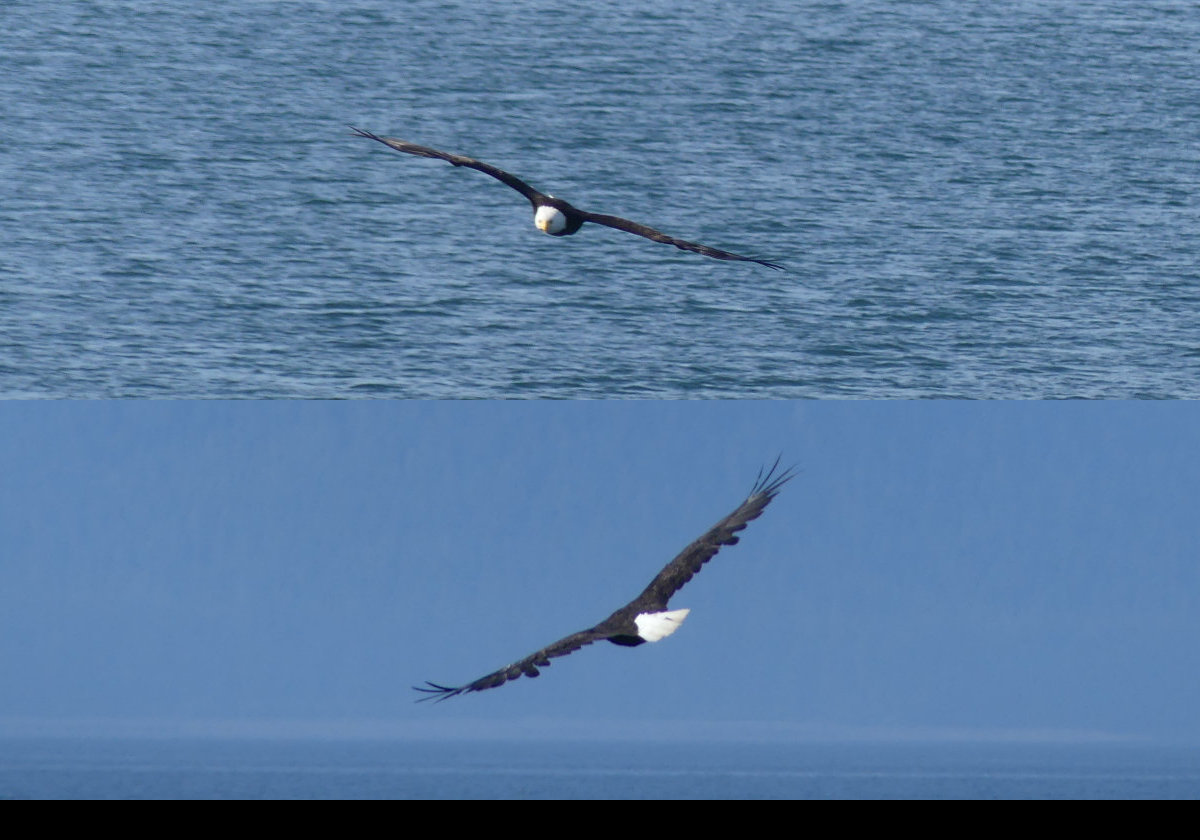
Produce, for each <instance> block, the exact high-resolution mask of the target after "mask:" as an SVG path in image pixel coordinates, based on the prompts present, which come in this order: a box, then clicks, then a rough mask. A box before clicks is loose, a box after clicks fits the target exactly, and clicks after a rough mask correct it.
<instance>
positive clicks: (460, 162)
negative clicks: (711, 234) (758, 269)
mask: <svg viewBox="0 0 1200 840" xmlns="http://www.w3.org/2000/svg"><path fill="white" fill-rule="evenodd" d="M350 128H352V129H354V134H355V136H356V137H366V138H367V139H368V140H378V141H379V142H380V143H382V144H384V145H385V146H391V147H392V148H393V149H395V150H396V151H397V152H404V153H405V154H409V155H418V156H420V157H427V158H437V159H438V160H444V161H446V162H448V163H452V164H454V165H455V166H465V167H467V168H468V169H478V170H479V171H480V172H482V173H484V174H485V175H491V176H492V177H493V178H495V179H496V180H497V181H500V182H502V183H505V184H508V186H510V187H512V188H513V189H514V190H516V191H517V192H519V193H520V194H521V195H523V196H525V197H526V198H527V199H529V203H530V204H532V205H533V206H534V207H535V208H536V207H537V199H538V198H539V197H541V198H544V197H545V196H544V195H543V194H542V193H540V192H538V191H537V190H535V189H534V188H533V187H531V186H529V184H526V183H525V182H524V181H522V180H521V179H520V178H518V177H517V176H516V175H511V174H509V173H508V172H505V171H504V170H503V169H500V168H499V167H496V166H492V165H491V164H490V163H484V162H483V161H481V160H475V158H470V157H467V156H466V155H452V154H450V153H449V152H439V151H438V150H437V149H431V148H429V147H428V146H418V145H417V144H416V143H406V142H405V141H403V140H397V139H396V138H395V137H380V136H379V135H377V134H372V133H371V132H369V131H363V130H362V129H361V128H354V126H350ZM736 259H741V257H737V258H736Z"/></svg>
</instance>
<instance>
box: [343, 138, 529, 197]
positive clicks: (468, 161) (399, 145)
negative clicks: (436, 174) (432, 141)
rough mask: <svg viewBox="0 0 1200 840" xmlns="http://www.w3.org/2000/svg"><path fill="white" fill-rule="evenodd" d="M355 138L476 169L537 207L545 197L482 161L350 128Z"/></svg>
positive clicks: (518, 179) (513, 176) (515, 178)
mask: <svg viewBox="0 0 1200 840" xmlns="http://www.w3.org/2000/svg"><path fill="white" fill-rule="evenodd" d="M350 129H351V130H352V131H353V132H354V136H355V137H366V138H367V139H368V140H376V141H378V142H380V143H382V144H383V145H385V146H390V147H391V148H393V149H395V150H396V151H397V152H404V153H405V154H408V155H417V156H419V157H427V158H436V159H437V160H444V161H446V162H447V163H452V164H454V165H455V166H465V167H467V168H468V169H476V170H478V171H480V172H482V173H484V174H485V175H491V176H492V177H493V178H495V179H496V180H497V181H500V182H501V183H504V184H507V185H508V186H510V187H512V188H513V189H514V190H516V191H517V192H519V193H520V194H521V195H523V196H525V197H526V198H527V199H529V202H530V203H531V204H532V205H533V206H534V207H537V199H538V198H539V197H543V198H544V197H545V196H544V195H543V194H542V193H540V192H538V191H537V190H535V189H534V188H533V187H531V186H529V184H526V183H525V182H524V181H522V180H521V179H520V178H518V177H517V176H516V175H513V174H511V173H508V172H505V171H504V170H503V169H500V168H499V167H497V166H492V165H491V164H490V163H484V162H483V161H481V160H475V158H472V157H467V156H466V155H452V154H450V153H449V152H440V151H438V150H437V149H431V148H429V147H428V146H418V145H417V144H416V143H408V142H406V141H404V140H399V139H397V138H395V137H380V136H379V135H378V134H372V133H371V132H369V131H364V130H363V129H361V128H355V127H354V126H350Z"/></svg>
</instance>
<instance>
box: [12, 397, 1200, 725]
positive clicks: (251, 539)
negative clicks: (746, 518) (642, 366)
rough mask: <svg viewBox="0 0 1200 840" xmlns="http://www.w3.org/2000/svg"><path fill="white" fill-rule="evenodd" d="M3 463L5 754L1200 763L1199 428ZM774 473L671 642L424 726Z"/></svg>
mask: <svg viewBox="0 0 1200 840" xmlns="http://www.w3.org/2000/svg"><path fill="white" fill-rule="evenodd" d="M0 428H2V429H3V432H4V434H3V435H0V534H2V535H3V546H4V547H3V550H2V555H0V731H7V732H12V731H14V730H15V731H21V729H22V727H34V726H35V725H36V726H38V727H50V728H53V726H54V725H55V723H56V722H61V723H63V724H64V725H66V723H67V722H78V721H126V722H137V721H156V722H160V723H161V722H163V721H167V722H171V721H178V722H195V721H201V722H203V721H242V722H248V723H247V725H249V726H255V725H261V726H265V727H269V726H270V725H272V724H273V723H277V722H280V721H310V722H316V723H317V724H320V723H321V722H327V723H329V724H331V725H333V724H339V725H345V724H347V723H352V722H373V725H385V726H386V725H395V726H398V727H400V728H401V729H402V730H404V728H405V727H408V729H407V730H405V731H429V732H438V733H450V734H453V733H454V732H456V731H462V732H466V731H470V732H474V733H479V732H484V733H487V732H492V731H496V732H499V731H501V730H503V729H504V727H512V726H514V725H525V726H531V725H536V724H537V723H538V722H540V721H549V722H557V723H558V724H560V725H562V724H564V722H565V725H568V726H577V727H589V726H599V727H603V726H606V725H609V726H611V725H618V724H621V723H622V722H628V721H649V722H656V721H657V722H664V725H666V723H668V722H669V723H670V725H674V726H678V727H684V728H687V727H702V726H704V725H711V724H714V723H716V724H721V723H723V722H748V723H749V724H752V725H755V726H760V727H765V729H764V730H763V731H768V732H769V731H771V730H772V727H775V728H779V730H780V731H783V730H788V731H799V732H809V733H818V734H820V733H834V734H836V733H839V732H842V733H847V732H849V733H854V732H875V733H891V734H899V735H904V733H917V734H919V733H922V732H924V733H929V732H969V733H983V734H984V735H986V734H988V733H995V734H998V735H1000V736H1003V735H1004V734H1005V733H1007V734H1009V735H1014V736H1018V737H1019V736H1022V734H1029V733H1034V734H1037V733H1042V734H1049V735H1050V736H1052V737H1053V736H1054V735H1055V734H1056V733H1057V734H1058V735H1061V736H1063V737H1090V736H1091V735H1094V734H1101V735H1117V736H1127V735H1128V736H1145V737H1153V738H1160V739H1172V740H1183V739H1190V740H1195V739H1196V738H1197V737H1198V736H1200V721H1198V716H1197V712H1196V710H1197V709H1200V676H1198V675H1200V657H1198V656H1197V653H1196V640H1197V639H1198V638H1200V517H1197V514H1196V508H1197V504H1196V499H1197V498H1200V407H1197V406H1195V405H1192V404H1186V403H1162V404H1158V403H1019V404H1012V403H986V404H984V403H941V402H925V403H756V402H739V403H482V402H472V403H466V402H455V403H407V402H406V403H383V402H370V403H363V402H359V403H311V402H306V403H267V402H244V403H176V402H161V403H149V402H137V403H93V402H89V403H4V404H0ZM780 453H782V454H783V457H784V460H785V462H787V463H794V464H795V465H796V466H797V467H798V474H797V477H796V478H795V479H794V480H793V481H792V482H791V483H790V484H789V485H787V486H786V487H785V488H784V490H783V492H782V493H781V494H780V496H779V497H778V498H777V499H776V500H775V502H774V503H773V504H772V506H771V507H770V508H769V509H768V510H767V511H766V513H765V514H764V515H763V517H762V518H761V519H759V520H757V521H756V522H754V523H752V524H751V525H750V527H749V528H748V529H747V531H746V532H745V533H744V535H743V539H742V542H741V543H740V544H739V545H737V546H733V547H730V548H726V549H725V550H724V551H722V553H721V554H719V555H718V556H717V557H716V558H715V559H714V560H713V561H712V563H710V564H709V565H708V566H707V567H706V568H705V569H704V570H703V572H702V573H701V574H699V575H698V576H697V577H696V578H695V579H694V580H693V581H692V582H691V583H690V584H688V586H687V587H685V588H684V589H683V590H682V591H681V592H680V593H679V595H677V596H676V598H675V599H674V600H673V601H672V607H690V608H691V609H692V613H691V615H690V616H689V617H688V620H687V623H686V624H685V625H684V626H683V628H681V630H680V631H679V632H678V633H676V634H675V635H673V636H672V637H670V638H669V639H666V640H664V641H662V642H660V643H658V644H654V645H643V646H642V647H640V648H637V649H622V648H617V647H615V646H612V645H596V646H593V647H592V648H588V649H585V650H583V651H580V652H579V653H576V654H574V655H572V656H570V657H567V658H565V659H562V660H557V661H556V662H555V663H554V665H553V666H552V667H551V668H549V669H547V670H546V671H545V672H544V673H543V676H542V677H539V678H538V679H536V680H530V679H523V680H520V681H518V682H516V683H512V684H509V685H506V686H504V687H502V688H500V689H497V690H495V691H488V692H484V693H481V694H475V695H470V696H466V697H461V698H456V699H454V700H451V701H449V702H446V703H442V704H439V705H433V704H421V705H416V704H414V703H413V702H412V701H413V698H414V697H415V695H414V694H413V692H412V691H411V689H410V686H412V685H415V684H417V683H419V682H421V681H422V680H425V679H431V680H434V681H438V682H444V683H449V684H459V683H463V682H468V681H470V680H473V679H475V678H477V677H479V676H482V675H483V674H485V673H487V672H489V671H492V670H494V669H496V668H498V667H500V666H501V665H504V664H506V663H508V662H510V661H513V660H515V659H518V658H520V657H523V656H525V655H526V654H528V653H530V652H532V651H533V650H535V649H537V648H539V647H541V646H543V645H545V644H547V643H549V642H551V641H554V640H555V639H557V638H559V637H561V636H563V635H566V634H567V633H570V632H574V631H576V630H580V629H583V628H585V627H588V626H591V625H592V624H594V623H595V622H597V621H599V620H600V619H602V618H604V617H606V616H607V615H608V614H609V612H611V611H612V610H613V609H614V608H616V607H617V606H620V605H622V604H624V603H625V602H627V601H628V600H629V599H631V598H632V597H633V596H635V595H636V594H637V593H638V592H640V591H641V589H642V588H643V587H644V586H645V585H646V583H648V582H649V580H650V579H651V578H652V577H653V576H654V575H655V574H656V573H657V572H658V570H659V569H660V568H661V567H662V565H663V564H665V563H666V562H667V561H668V560H670V559H671V558H672V557H673V556H674V555H675V554H676V553H677V552H678V551H679V550H680V549H681V548H683V546H684V545H686V544H687V543H688V542H690V541H691V540H692V539H694V538H695V537H696V536H698V535H699V534H700V533H702V532H703V531H704V530H705V529H707V528H708V527H709V526H710V525H712V524H713V523H714V522H715V521H716V520H717V519H719V518H720V517H722V516H723V515H725V514H726V513H728V512H729V511H730V510H732V509H733V508H734V507H736V506H737V504H738V503H739V502H740V501H741V500H742V499H743V498H744V496H745V494H746V492H747V491H748V490H749V488H750V486H751V484H752V482H753V480H754V478H755V475H756V473H757V471H758V469H759V467H760V466H761V465H762V464H764V463H767V462H770V461H772V460H773V459H774V458H775V456H776V455H777V454H780ZM789 728H790V729H789ZM510 731H511V730H510Z"/></svg>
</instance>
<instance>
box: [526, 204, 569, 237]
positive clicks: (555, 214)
mask: <svg viewBox="0 0 1200 840" xmlns="http://www.w3.org/2000/svg"><path fill="white" fill-rule="evenodd" d="M533 223H534V224H535V225H537V229H538V230H540V231H542V232H543V233H558V232H559V231H560V230H562V229H563V228H565V227H566V226H567V217H566V216H564V215H563V214H562V211H561V210H558V209H556V208H554V207H551V206H550V205H548V204H543V205H542V206H541V207H539V208H538V209H537V213H535V214H534V216H533Z"/></svg>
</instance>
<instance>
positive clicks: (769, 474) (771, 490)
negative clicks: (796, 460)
mask: <svg viewBox="0 0 1200 840" xmlns="http://www.w3.org/2000/svg"><path fill="white" fill-rule="evenodd" d="M782 459H783V455H782V453H781V454H779V455H778V456H776V458H775V463H773V464H772V465H771V468H770V469H769V470H766V474H765V475H764V474H763V470H764V469H765V467H764V468H760V469H759V471H758V477H757V478H755V479H754V486H753V487H752V488H751V489H750V496H749V497H748V498H751V499H753V498H754V497H755V496H757V495H759V494H760V493H764V494H766V497H767V501H770V500H771V499H773V498H775V494H776V493H778V492H779V488H780V487H782V486H783V485H785V484H787V483H788V482H789V481H791V480H792V479H793V478H795V476H796V467H795V465H794V464H793V465H792V466H790V467H788V468H787V469H785V470H784V471H783V472H781V473H780V474H779V475H775V470H777V469H779V462H780V461H781V460H782Z"/></svg>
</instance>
